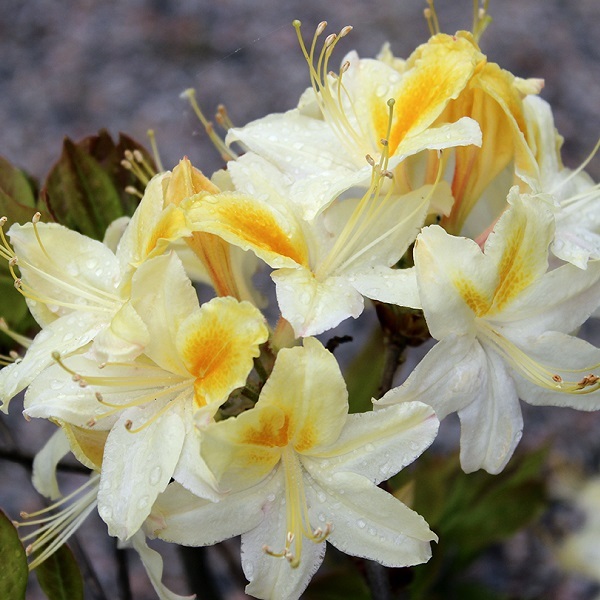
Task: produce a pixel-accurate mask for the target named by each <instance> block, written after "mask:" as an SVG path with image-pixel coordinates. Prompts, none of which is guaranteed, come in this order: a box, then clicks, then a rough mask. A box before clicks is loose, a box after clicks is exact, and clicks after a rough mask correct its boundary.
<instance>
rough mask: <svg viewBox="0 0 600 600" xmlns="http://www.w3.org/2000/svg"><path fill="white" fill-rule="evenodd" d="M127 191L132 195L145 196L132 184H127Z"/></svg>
mask: <svg viewBox="0 0 600 600" xmlns="http://www.w3.org/2000/svg"><path fill="white" fill-rule="evenodd" d="M125 192H126V193H128V194H131V195H132V196H137V197H138V198H142V197H143V196H142V193H141V192H140V191H139V190H138V189H137V188H134V187H133V186H132V185H128V186H125Z"/></svg>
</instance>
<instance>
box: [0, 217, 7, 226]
mask: <svg viewBox="0 0 600 600" xmlns="http://www.w3.org/2000/svg"><path fill="white" fill-rule="evenodd" d="M7 221H8V218H7V217H0V227H4V225H6V222H7Z"/></svg>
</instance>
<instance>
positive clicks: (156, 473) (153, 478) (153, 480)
mask: <svg viewBox="0 0 600 600" xmlns="http://www.w3.org/2000/svg"><path fill="white" fill-rule="evenodd" d="M161 475H162V469H161V468H160V467H158V466H156V467H154V468H153V469H152V471H150V485H156V484H157V483H158V481H159V480H160V476H161Z"/></svg>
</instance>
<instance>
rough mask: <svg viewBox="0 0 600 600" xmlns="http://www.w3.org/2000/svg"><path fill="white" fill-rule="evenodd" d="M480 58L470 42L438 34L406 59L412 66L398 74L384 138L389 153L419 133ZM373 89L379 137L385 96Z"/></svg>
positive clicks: (385, 113) (382, 130)
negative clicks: (377, 95) (396, 87)
mask: <svg viewBox="0 0 600 600" xmlns="http://www.w3.org/2000/svg"><path fill="white" fill-rule="evenodd" d="M484 61H485V57H484V56H483V54H481V52H479V49H478V48H477V47H476V46H475V45H473V43H471V42H470V41H469V40H467V39H464V38H462V37H457V36H450V35H445V34H438V35H436V36H434V37H432V38H431V39H430V40H429V42H427V44H423V45H422V46H420V47H419V48H417V50H416V51H415V52H414V53H413V55H412V56H411V58H409V60H408V64H410V65H411V66H412V68H410V69H408V70H407V71H406V73H405V74H404V76H403V77H402V79H401V81H400V85H399V89H398V92H397V93H396V94H395V96H394V100H395V105H394V114H393V119H392V126H391V131H390V135H389V140H388V142H389V149H390V156H393V155H394V154H396V153H399V152H400V153H401V150H402V148H401V144H402V141H403V140H404V139H405V138H406V137H409V136H412V135H416V134H418V133H420V132H421V131H423V130H425V129H426V128H427V127H429V126H430V125H431V124H432V123H433V122H434V121H435V120H436V119H437V117H438V116H439V115H440V113H441V112H442V111H443V110H444V108H445V107H446V105H447V104H448V102H450V100H451V99H453V98H456V97H457V96H458V95H459V94H460V92H461V91H462V90H463V89H464V87H465V86H466V85H467V83H468V81H469V79H470V78H471V76H472V75H473V73H474V72H475V70H476V68H477V67H478V65H480V64H482V63H483V62H484ZM375 92H376V90H374V97H373V102H372V107H373V125H374V128H375V131H376V133H377V136H378V138H379V139H381V138H387V137H388V135H387V129H388V123H389V109H388V106H387V104H386V101H387V98H384V99H382V98H377V97H376V94H375Z"/></svg>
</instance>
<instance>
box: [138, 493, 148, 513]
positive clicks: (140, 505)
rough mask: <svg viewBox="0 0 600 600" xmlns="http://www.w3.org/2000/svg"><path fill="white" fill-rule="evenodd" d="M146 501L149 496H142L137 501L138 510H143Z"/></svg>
mask: <svg viewBox="0 0 600 600" xmlns="http://www.w3.org/2000/svg"><path fill="white" fill-rule="evenodd" d="M148 501H149V498H148V496H142V497H141V498H140V499H139V500H138V503H137V507H138V509H139V510H143V509H144V508H146V506H148Z"/></svg>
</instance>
